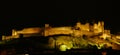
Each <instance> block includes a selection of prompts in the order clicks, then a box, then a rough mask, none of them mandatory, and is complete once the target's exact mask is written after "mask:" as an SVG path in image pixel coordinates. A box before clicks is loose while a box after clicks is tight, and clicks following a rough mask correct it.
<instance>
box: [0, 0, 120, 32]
mask: <svg viewBox="0 0 120 55" xmlns="http://www.w3.org/2000/svg"><path fill="white" fill-rule="evenodd" d="M31 2H32V1H31ZM31 2H27V3H26V2H25V3H24V2H22V3H9V2H8V3H6V4H7V5H5V6H3V8H2V10H1V11H2V15H0V25H1V27H0V28H1V29H0V31H1V33H2V34H3V33H6V32H8V31H10V30H11V29H13V28H16V29H21V28H24V27H31V26H40V27H41V26H44V24H45V23H50V24H51V25H52V24H54V25H55V24H56V25H70V24H73V23H75V22H77V21H78V20H80V21H82V22H86V20H87V21H88V22H91V20H96V21H98V20H103V21H105V25H106V27H107V28H109V29H112V30H114V31H120V29H119V27H120V26H119V24H118V23H119V20H118V19H117V18H120V17H119V16H115V15H114V14H113V12H114V10H113V4H112V0H109V1H102V0H101V1H97V0H94V1H93V0H89V1H87V0H84V1H62V0H57V1H40V2H32V3H31ZM117 21H118V22H117ZM116 24H118V25H116Z"/></svg>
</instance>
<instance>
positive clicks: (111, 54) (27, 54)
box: [0, 49, 120, 55]
mask: <svg viewBox="0 0 120 55" xmlns="http://www.w3.org/2000/svg"><path fill="white" fill-rule="evenodd" d="M41 54H42V55H43V54H49V55H103V54H106V55H120V51H119V50H80V49H76V50H68V51H64V52H61V51H57V50H44V51H43V50H28V51H27V50H15V49H9V50H1V51H0V55H41Z"/></svg>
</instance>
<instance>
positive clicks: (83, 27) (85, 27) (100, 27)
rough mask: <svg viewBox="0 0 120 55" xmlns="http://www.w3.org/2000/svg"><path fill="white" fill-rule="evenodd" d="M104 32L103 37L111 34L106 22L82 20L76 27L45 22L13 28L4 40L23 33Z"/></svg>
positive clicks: (45, 34) (68, 33) (88, 33)
mask: <svg viewBox="0 0 120 55" xmlns="http://www.w3.org/2000/svg"><path fill="white" fill-rule="evenodd" d="M100 33H102V34H103V36H101V38H104V39H106V37H105V36H110V30H104V22H103V21H99V22H98V23H94V24H93V25H90V24H89V23H86V24H81V22H77V23H76V24H75V26H74V27H72V26H71V27H70V26H63V27H51V26H50V25H49V24H45V27H42V28H40V27H31V28H24V29H22V30H15V29H13V30H12V35H11V36H4V35H3V36H2V40H7V39H12V38H20V37H19V35H20V34H23V35H24V37H30V36H32V35H40V36H45V37H47V36H50V35H57V34H67V35H73V36H75V37H80V36H83V35H87V36H92V35H97V34H100Z"/></svg>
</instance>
